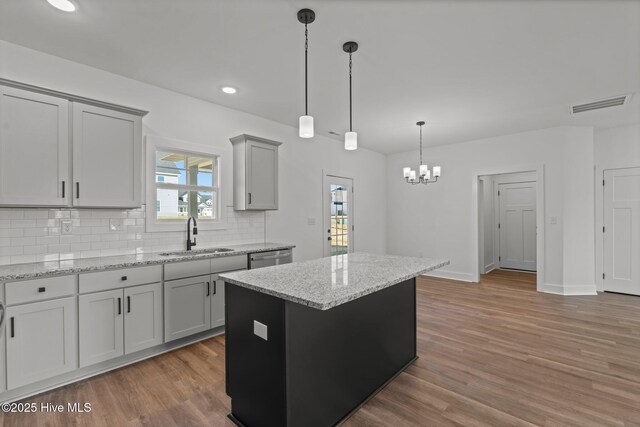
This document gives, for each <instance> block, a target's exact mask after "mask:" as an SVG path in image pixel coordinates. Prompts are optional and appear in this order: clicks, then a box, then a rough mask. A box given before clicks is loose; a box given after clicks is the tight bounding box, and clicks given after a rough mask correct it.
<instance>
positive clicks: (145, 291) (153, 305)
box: [124, 283, 164, 354]
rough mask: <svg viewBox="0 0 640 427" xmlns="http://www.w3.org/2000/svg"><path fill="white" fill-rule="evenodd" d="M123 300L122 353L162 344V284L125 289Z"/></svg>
mask: <svg viewBox="0 0 640 427" xmlns="http://www.w3.org/2000/svg"><path fill="white" fill-rule="evenodd" d="M124 300H125V302H126V313H125V315H124V353H125V354H129V353H134V352H136V351H139V350H144V349H145V348H149V347H153V346H154V345H158V344H162V343H163V341H164V340H163V335H162V333H163V330H162V284H160V283H152V284H150V285H144V286H134V287H132V288H125V290H124Z"/></svg>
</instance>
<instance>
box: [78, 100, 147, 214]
mask: <svg viewBox="0 0 640 427" xmlns="http://www.w3.org/2000/svg"><path fill="white" fill-rule="evenodd" d="M141 126H142V121H141V118H140V117H139V116H134V115H131V114H126V113H121V112H117V111H113V110H108V109H105V108H99V107H93V106H90V105H84V104H80V103H76V102H74V103H73V182H74V187H73V191H74V194H73V204H74V206H82V207H123V208H133V207H140V191H141V188H140V186H141V178H140V170H141V154H142V130H141Z"/></svg>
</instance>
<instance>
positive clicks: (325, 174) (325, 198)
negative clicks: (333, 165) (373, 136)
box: [321, 169, 356, 257]
mask: <svg viewBox="0 0 640 427" xmlns="http://www.w3.org/2000/svg"><path fill="white" fill-rule="evenodd" d="M331 178H340V179H350V180H351V207H350V209H351V215H350V219H351V226H352V229H351V234H350V235H349V246H350V250H351V251H352V252H355V250H356V241H355V240H356V239H355V234H356V230H355V216H356V215H355V212H356V211H355V198H356V197H355V195H356V189H355V187H356V180H355V178H354V177H352V176H349V175H348V174H346V173H341V172H336V171H332V170H327V169H323V170H322V208H321V211H322V230H321V236H322V256H323V257H326V256H329V255H330V253H327V245H326V243H325V239H326V238H327V236H326V232H325V231H324V230H326V229H327V227H329V228H330V227H331V224H330V223H327V221H328V218H327V216H326V212H325V210H324V209H325V207H326V206H327V204H328V203H329V194H328V192H327V191H326V188H327V186H328V185H329V181H330V180H331Z"/></svg>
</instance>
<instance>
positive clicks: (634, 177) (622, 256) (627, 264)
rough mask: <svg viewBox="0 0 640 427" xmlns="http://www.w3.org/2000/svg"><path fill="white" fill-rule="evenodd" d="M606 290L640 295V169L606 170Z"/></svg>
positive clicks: (604, 237)
mask: <svg viewBox="0 0 640 427" xmlns="http://www.w3.org/2000/svg"><path fill="white" fill-rule="evenodd" d="M603 185H604V204H603V208H604V212H603V218H604V227H603V229H602V232H603V239H604V245H603V247H604V273H603V282H604V290H605V291H610V292H620V293H625V294H632V295H640V262H639V261H638V260H640V168H626V169H611V170H605V171H604V181H603Z"/></svg>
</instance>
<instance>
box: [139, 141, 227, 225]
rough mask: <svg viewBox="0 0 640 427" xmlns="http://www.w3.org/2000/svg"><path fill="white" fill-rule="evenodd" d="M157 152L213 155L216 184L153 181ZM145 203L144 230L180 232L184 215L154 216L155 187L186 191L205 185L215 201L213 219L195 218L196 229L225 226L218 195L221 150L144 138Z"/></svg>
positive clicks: (188, 143)
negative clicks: (170, 217)
mask: <svg viewBox="0 0 640 427" xmlns="http://www.w3.org/2000/svg"><path fill="white" fill-rule="evenodd" d="M157 151H167V152H174V153H180V154H185V155H187V156H189V155H191V156H193V155H196V156H202V157H213V158H215V163H216V165H215V167H214V171H213V180H212V182H213V183H214V184H215V183H217V185H215V186H214V185H212V186H211V187H202V186H195V185H189V184H184V185H183V184H171V183H166V182H157V180H156V152H157ZM145 156H146V162H145V165H146V168H145V169H146V171H145V175H146V180H145V181H146V184H145V187H146V204H145V230H146V231H147V232H159V231H184V230H185V227H186V225H185V224H186V222H187V219H188V218H189V217H188V216H186V217H184V220H181V219H180V220H178V219H177V220H158V219H157V210H156V203H154V202H153V201H154V200H156V201H157V191H158V189H159V188H175V189H178V190H187V191H196V193H197V192H198V191H203V189H204V188H206V189H207V190H208V191H211V192H212V193H213V194H214V195H215V200H214V201H213V203H215V206H216V210H215V216H216V219H204V218H199V219H198V228H199V229H201V230H220V229H226V228H227V225H226V221H225V219H226V218H224V212H225V209H224V208H223V206H222V203H223V202H222V201H223V196H222V179H221V178H222V163H223V155H222V152H221V151H219V150H217V149H215V148H213V147H209V146H207V145H202V144H195V143H191V142H185V141H178V140H171V139H165V138H159V137H152V136H148V137H146V150H145Z"/></svg>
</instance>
